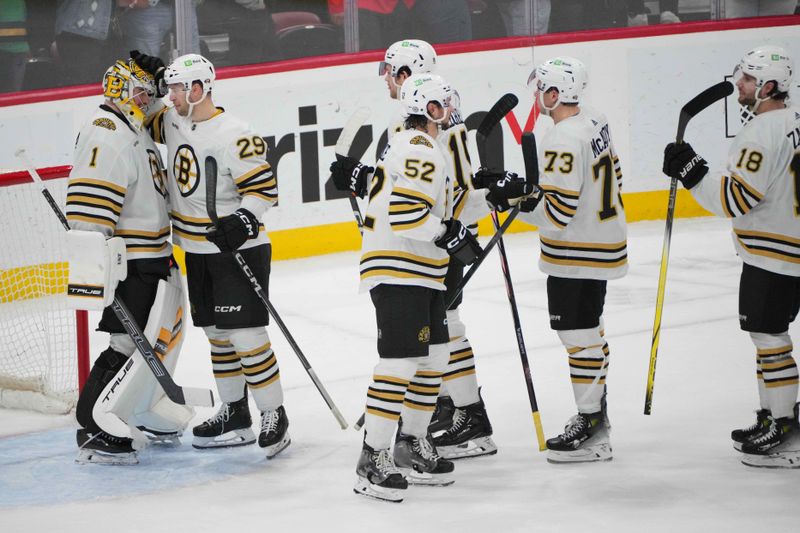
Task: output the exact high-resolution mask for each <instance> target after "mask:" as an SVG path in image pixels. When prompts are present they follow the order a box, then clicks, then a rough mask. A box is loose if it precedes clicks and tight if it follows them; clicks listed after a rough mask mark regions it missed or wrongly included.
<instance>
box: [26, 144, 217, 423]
mask: <svg viewBox="0 0 800 533" xmlns="http://www.w3.org/2000/svg"><path fill="white" fill-rule="evenodd" d="M14 155H16V156H17V157H18V158H19V159H20V160H21V161H22V162H23V164H24V166H25V169H26V170H27V171H28V174H30V176H31V178H32V179H33V181H35V182H36V183H37V184H38V185H39V186H40V187H41V192H42V195H43V196H44V197H45V199H46V200H47V203H48V204H49V205H50V208H51V209H52V210H53V213H55V215H56V216H57V217H58V220H59V222H61V225H62V226H64V229H65V230H66V231H69V229H70V227H69V222H67V217H65V216H64V213H63V212H62V211H61V208H60V207H58V204H57V203H56V201H55V199H54V198H53V195H51V194H50V191H49V190H48V189H47V187H46V186H45V184H44V182H43V181H42V178H41V176H39V173H38V172H37V171H36V168H35V167H34V166H33V163H31V161H30V159H28V156H27V154H26V153H25V149H24V148H20V149H18V150H17V151H16V152H15V153H14ZM111 309H112V310H113V311H114V314H115V315H116V316H117V318H118V319H119V321H120V323H121V324H122V326H123V327H124V328H125V331H126V332H127V333H128V335H129V336H130V338H131V340H132V341H133V343H134V344H135V345H136V348H137V349H138V351H139V353H140V354H141V355H142V358H143V359H144V361H145V363H147V366H148V368H150V370H151V371H152V372H153V376H155V378H156V381H158V383H159V385H161V388H162V389H164V393H165V394H166V395H167V397H168V398H169V399H170V400H172V401H173V402H175V403H177V404H181V405H194V406H198V407H213V406H214V395H213V394H212V392H211V391H210V390H208V389H200V388H194V387H181V386H180V385H178V384H177V383H175V381H174V380H173V379H172V376H170V374H169V372H167V369H166V368H165V367H164V364H163V363H162V362H161V359H159V358H158V356H157V355H156V353H155V350H153V347H152V345H151V344H150V341H148V340H147V338H146V337H145V336H144V333H142V329H141V328H140V327H139V325H138V324H137V323H136V321H135V320H134V319H133V315H132V314H131V312H130V311H129V310H128V307H127V306H126V305H125V302H123V301H122V300H121V299H120V298H118V297H117V296H116V295H115V296H114V302H113V303H112V304H111Z"/></svg>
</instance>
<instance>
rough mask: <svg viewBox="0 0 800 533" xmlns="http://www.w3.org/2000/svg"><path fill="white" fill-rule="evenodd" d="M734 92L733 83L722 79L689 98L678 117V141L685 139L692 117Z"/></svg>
mask: <svg viewBox="0 0 800 533" xmlns="http://www.w3.org/2000/svg"><path fill="white" fill-rule="evenodd" d="M732 93H733V84H732V83H731V82H729V81H721V82H719V83H717V84H716V85H712V86H711V87H709V88H708V89H706V90H705V91H703V92H701V93H700V94H698V95H697V96H695V97H694V98H692V99H691V100H689V101H688V102H687V103H686V105H684V106H683V107H682V108H681V114H680V117H679V118H678V134H677V135H676V140H677V141H678V142H681V141H683V134H684V132H685V131H686V126H687V125H688V124H689V120H691V118H692V117H694V116H695V115H697V114H698V113H700V112H701V111H702V110H703V109H705V108H707V107H708V106H710V105H711V104H713V103H714V102H716V101H717V100H722V99H723V98H725V97H726V96H729V95H731V94H732Z"/></svg>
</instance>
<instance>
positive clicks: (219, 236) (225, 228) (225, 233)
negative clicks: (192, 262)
mask: <svg viewBox="0 0 800 533" xmlns="http://www.w3.org/2000/svg"><path fill="white" fill-rule="evenodd" d="M258 225H259V224H258V219H257V218H256V216H255V215H254V214H253V213H251V212H250V211H248V210H247V209H237V210H236V211H235V212H234V213H233V214H232V215H228V216H226V217H222V218H220V219H219V222H217V225H216V226H210V227H209V229H208V233H206V240H207V241H210V242H213V243H214V244H216V245H217V248H219V250H220V252H234V251H236V250H238V249H239V248H240V247H241V246H242V245H243V244H244V243H245V242H246V241H247V239H254V238H256V237H257V236H258Z"/></svg>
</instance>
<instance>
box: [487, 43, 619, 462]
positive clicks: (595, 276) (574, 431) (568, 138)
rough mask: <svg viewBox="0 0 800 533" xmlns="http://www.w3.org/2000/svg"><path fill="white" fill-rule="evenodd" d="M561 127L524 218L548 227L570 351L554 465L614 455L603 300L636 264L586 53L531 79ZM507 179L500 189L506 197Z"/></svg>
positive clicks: (555, 302)
mask: <svg viewBox="0 0 800 533" xmlns="http://www.w3.org/2000/svg"><path fill="white" fill-rule="evenodd" d="M528 82H529V85H533V86H534V87H535V90H536V94H535V98H536V99H537V102H538V105H539V108H540V110H541V112H542V113H543V114H545V115H547V116H550V117H551V118H552V119H553V123H554V126H553V128H552V129H550V130H549V131H548V132H547V133H546V134H545V136H544V138H543V139H542V142H541V149H540V153H542V154H543V157H542V158H541V163H540V165H541V167H542V168H541V170H540V178H539V186H540V187H541V193H543V194H541V193H540V192H539V191H538V190H536V188H535V189H534V190H535V192H536V196H535V197H533V198H530V199H527V200H525V201H523V202H522V204H521V211H522V214H521V215H520V217H521V218H522V219H523V220H525V221H527V222H530V223H531V224H534V225H536V226H538V227H539V240H540V244H541V255H540V259H539V268H540V270H541V271H542V272H544V273H545V274H547V275H548V277H547V300H548V311H549V313H550V327H551V328H552V329H554V330H555V331H556V333H558V336H559V338H560V339H561V343H562V344H563V345H564V348H565V349H566V351H567V356H568V361H569V369H570V379H571V381H572V390H573V394H574V396H575V403H576V404H577V408H578V414H577V415H576V416H574V417H572V418H571V419H570V420H569V422H568V423H567V425H566V427H565V429H564V433H562V434H561V435H558V436H557V437H554V438H551V439H548V440H547V449H548V455H547V459H548V461H550V462H553V463H566V462H590V461H604V460H609V459H611V458H612V454H611V444H610V442H609V429H610V426H609V423H608V417H607V415H606V403H605V391H606V374H607V372H608V358H609V348H608V343H606V341H605V339H604V331H603V305H604V303H605V295H606V285H607V282H608V280H612V279H617V278H620V277H622V276H624V275H625V273H626V271H627V269H628V262H627V261H628V260H627V257H628V256H627V244H626V242H627V238H626V225H625V210H624V208H623V205H622V197H621V196H620V190H621V188H622V172H621V170H620V164H619V159H618V158H617V155H616V153H615V151H614V145H613V143H612V140H611V133H610V130H609V125H608V121H607V120H606V118H605V116H604V115H603V114H602V113H599V112H596V111H594V110H592V109H590V108H588V107H586V106H582V105H581V96H582V93H583V90H584V88H585V87H586V84H587V82H588V79H587V73H586V67H585V66H584V64H583V63H582V62H581V61H579V60H578V59H575V58H571V57H558V58H555V59H551V60H548V61H545V62H544V63H543V64H541V65H539V66H538V67H536V68H535V69H534V71H533V72H532V73H531V76H530V78H529V80H528ZM504 188H505V187H492V188H491V189H490V190H491V191H492V194H495V195H500V194H502V193H503V189H504Z"/></svg>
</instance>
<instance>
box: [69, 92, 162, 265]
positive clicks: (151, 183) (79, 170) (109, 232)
mask: <svg viewBox="0 0 800 533" xmlns="http://www.w3.org/2000/svg"><path fill="white" fill-rule="evenodd" d="M163 168H164V166H163V164H162V162H161V156H160V155H159V152H158V148H157V147H156V145H155V144H154V143H153V141H152V139H150V136H149V135H148V134H147V132H137V131H135V130H133V129H132V128H131V127H130V126H129V125H128V122H127V121H126V120H125V119H124V117H123V116H122V115H120V114H118V113H117V112H115V111H114V110H113V109H112V108H111V107H109V106H107V105H102V106H100V107H99V108H98V109H97V110H96V111H95V112H94V114H93V115H92V116H91V117H90V119H89V120H88V121H87V122H86V124H85V125H84V126H83V127H82V128H81V130H80V133H79V134H78V140H77V142H76V144H75V155H74V157H73V163H72V170H71V171H70V174H69V182H68V186H67V206H66V217H67V221H69V225H70V227H71V228H72V229H79V230H84V231H99V232H100V233H102V234H104V235H105V236H106V237H112V236H114V237H122V238H123V239H124V240H125V247H126V249H127V250H126V251H127V254H128V259H145V258H154V257H166V256H169V255H170V254H171V253H172V245H171V244H170V242H169V235H170V226H169V216H168V207H167V191H166V183H165V181H166V180H165V175H164V170H163Z"/></svg>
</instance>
